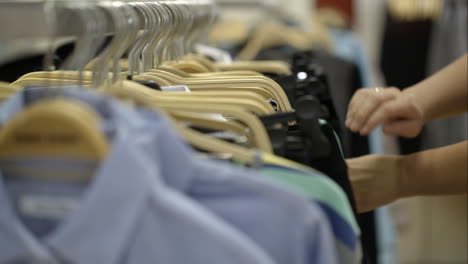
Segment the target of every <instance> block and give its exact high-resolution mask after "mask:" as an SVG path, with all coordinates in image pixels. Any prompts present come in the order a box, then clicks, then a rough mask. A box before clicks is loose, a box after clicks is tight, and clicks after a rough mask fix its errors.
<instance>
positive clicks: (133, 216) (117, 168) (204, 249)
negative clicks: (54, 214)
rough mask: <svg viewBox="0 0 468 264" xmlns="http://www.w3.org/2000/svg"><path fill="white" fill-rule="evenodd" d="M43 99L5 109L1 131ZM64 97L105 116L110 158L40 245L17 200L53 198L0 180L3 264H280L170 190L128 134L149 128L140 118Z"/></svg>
mask: <svg viewBox="0 0 468 264" xmlns="http://www.w3.org/2000/svg"><path fill="white" fill-rule="evenodd" d="M36 92H40V93H39V94H37V93H36ZM44 92H45V91H44V90H41V91H23V92H20V93H18V94H16V95H15V96H13V97H12V98H10V100H8V101H6V102H5V103H4V104H2V105H0V113H2V114H1V116H0V124H1V125H4V124H5V123H6V122H8V120H9V119H10V118H11V117H12V116H13V115H14V114H15V113H17V112H18V111H21V109H22V108H23V107H24V106H26V105H28V104H30V103H32V102H34V101H35V100H36V99H38V98H39V97H41V95H43V94H44ZM71 94H73V95H71ZM61 96H72V97H73V98H75V99H76V98H77V97H78V98H80V99H81V100H82V101H86V102H88V103H94V106H95V109H99V110H101V111H99V112H100V114H101V116H102V117H103V123H102V124H101V125H102V129H103V132H105V134H106V135H107V137H108V138H109V139H110V142H111V151H110V153H109V155H108V156H107V158H106V160H105V161H104V162H102V163H101V164H99V165H98V168H97V169H96V174H95V175H94V177H93V180H92V181H91V182H89V183H88V186H86V190H85V191H84V192H83V193H82V194H81V196H82V197H81V198H80V200H79V203H78V205H77V206H76V208H74V209H73V210H72V211H71V212H70V213H69V214H68V216H66V218H65V219H63V220H62V221H61V222H60V223H58V222H57V223H56V227H55V228H54V229H53V230H50V232H48V234H47V235H45V236H42V237H40V238H38V237H36V236H34V235H33V233H32V232H31V231H30V230H28V228H27V227H26V226H25V225H24V224H22V222H21V221H20V219H19V218H18V215H17V213H16V212H15V209H14V205H13V203H14V200H15V195H14V194H15V193H20V192H18V190H23V191H28V190H29V191H31V190H34V189H36V190H37V189H41V188H42V191H44V190H47V191H52V190H50V189H47V188H46V189H44V187H43V186H42V187H41V185H40V184H39V185H38V184H37V183H36V184H35V185H34V184H33V186H32V187H34V188H32V189H31V186H30V185H31V183H34V182H29V183H25V182H21V181H19V182H13V183H12V182H11V180H10V179H9V178H7V177H5V176H6V175H3V172H0V174H2V175H0V203H1V208H2V210H1V211H0V245H2V246H1V247H0V263H70V264H71V263H110V264H111V263H116V264H117V263H118V264H123V263H212V262H213V263H274V262H273V261H272V260H271V259H270V258H269V256H267V255H266V253H265V252H263V250H261V249H260V248H259V247H258V246H257V245H256V244H255V243H253V242H252V241H251V240H250V239H248V238H247V237H246V236H245V235H243V234H241V233H240V232H238V231H236V230H235V229H234V228H233V227H231V226H230V225H228V224H226V223H224V222H223V221H222V220H220V219H219V218H217V217H216V216H214V215H213V214H212V213H210V212H209V211H208V210H206V209H204V208H202V207H201V206H199V205H197V204H196V203H194V202H193V201H192V200H190V199H187V197H185V196H183V195H181V194H179V193H177V192H175V191H174V190H171V189H169V188H167V187H165V186H164V184H163V183H162V181H161V178H162V177H161V175H158V170H157V169H156V168H157V167H159V166H160V164H159V163H158V160H156V159H152V160H149V159H148V157H147V155H146V153H144V152H142V151H141V149H139V148H138V143H137V142H135V140H134V139H136V137H135V134H134V133H133V132H135V131H133V130H132V129H131V128H130V127H125V126H123V124H124V123H126V122H127V121H128V122H141V123H143V122H144V120H142V119H141V118H139V117H138V115H135V114H134V113H132V112H131V111H127V110H129V109H126V107H122V106H121V105H120V104H117V103H116V102H113V101H111V100H108V99H106V98H103V97H101V96H95V95H90V94H87V93H84V92H81V91H77V90H76V89H75V90H73V91H71V90H67V91H62V92H61ZM126 118H131V119H130V120H125V119H126ZM138 139H139V140H141V138H139V137H138ZM3 162H5V160H4V161H3ZM6 162H8V163H11V164H10V165H15V166H16V167H18V166H19V167H20V168H24V167H28V166H40V167H47V168H53V167H54V166H64V164H68V165H67V166H70V167H72V168H73V166H71V165H70V164H73V163H74V162H75V163H77V162H79V161H70V160H66V159H65V160H61V159H58V158H53V159H52V158H51V159H49V160H48V159H47V157H33V158H25V159H22V160H7V161H6ZM54 162H57V164H55V165H54ZM3 165H4V164H3ZM74 166H78V167H79V166H80V165H76V164H75V165H74ZM33 174H34V172H33ZM32 176H33V175H32ZM28 184H29V186H30V187H28ZM7 187H10V188H12V187H14V188H13V189H10V191H9V190H8V188H7ZM62 187H63V186H62ZM70 187H71V186H70ZM12 190H13V191H12ZM36 228H40V227H36ZM39 232H40V231H39Z"/></svg>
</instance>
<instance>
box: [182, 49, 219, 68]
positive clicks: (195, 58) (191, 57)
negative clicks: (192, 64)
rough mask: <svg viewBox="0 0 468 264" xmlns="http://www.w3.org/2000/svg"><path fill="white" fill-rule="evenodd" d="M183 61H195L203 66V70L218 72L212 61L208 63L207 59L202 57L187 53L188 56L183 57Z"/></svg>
mask: <svg viewBox="0 0 468 264" xmlns="http://www.w3.org/2000/svg"><path fill="white" fill-rule="evenodd" d="M184 59H185V60H188V61H196V62H198V63H200V64H201V65H203V66H205V68H207V69H208V70H209V71H210V72H216V71H218V69H217V68H216V66H215V64H214V63H213V62H212V61H210V60H209V59H207V58H205V57H204V56H201V55H198V54H193V53H189V54H186V55H185V56H184Z"/></svg>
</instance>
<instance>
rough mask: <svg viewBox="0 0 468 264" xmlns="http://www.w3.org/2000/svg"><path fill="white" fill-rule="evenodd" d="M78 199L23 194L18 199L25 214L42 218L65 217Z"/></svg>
mask: <svg viewBox="0 0 468 264" xmlns="http://www.w3.org/2000/svg"><path fill="white" fill-rule="evenodd" d="M77 205H78V201H77V200H76V199H74V198H70V197H57V196H45V195H23V196H20V197H19V199H18V210H19V212H20V213H21V214H22V215H24V216H29V217H34V218H42V219H52V220H57V219H63V218H64V217H65V216H67V215H68V214H69V213H70V212H71V211H72V210H73V209H74V208H75V207H76V206H77Z"/></svg>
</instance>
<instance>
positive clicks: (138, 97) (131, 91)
mask: <svg viewBox="0 0 468 264" xmlns="http://www.w3.org/2000/svg"><path fill="white" fill-rule="evenodd" d="M105 92H107V93H110V94H112V95H114V96H116V97H118V98H122V99H131V100H133V101H134V102H135V103H137V104H139V105H142V106H146V107H152V108H157V109H164V110H169V111H184V112H187V111H189V112H198V113H219V114H223V115H225V116H228V117H232V118H233V119H235V120H238V121H239V122H242V123H244V124H246V125H247V126H248V127H249V128H250V131H251V133H253V142H252V143H253V144H254V145H255V146H256V147H258V148H259V149H261V150H263V151H266V152H269V153H271V151H272V147H271V143H270V141H269V139H268V134H267V133H266V130H265V128H264V127H263V125H262V123H261V121H260V120H259V119H258V118H257V117H256V116H255V115H253V114H250V113H249V112H247V111H245V110H242V109H239V107H238V106H237V107H236V106H233V105H219V104H196V103H193V104H187V103H174V102H171V101H170V100H167V101H164V100H161V97H160V96H158V95H160V94H161V92H159V93H158V92H157V91H155V90H151V89H149V88H147V87H145V86H143V85H140V84H138V83H134V82H130V81H122V82H121V83H120V84H119V85H118V86H114V87H109V88H107V89H106V90H105Z"/></svg>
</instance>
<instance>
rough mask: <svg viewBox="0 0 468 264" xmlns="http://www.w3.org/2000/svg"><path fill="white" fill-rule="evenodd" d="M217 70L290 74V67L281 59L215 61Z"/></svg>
mask: <svg viewBox="0 0 468 264" xmlns="http://www.w3.org/2000/svg"><path fill="white" fill-rule="evenodd" d="M216 67H217V68H218V70H219V71H244V70H247V71H256V72H260V73H273V74H287V75H290V74H292V71H291V67H290V66H289V65H288V64H287V63H285V62H282V61H234V62H232V63H221V62H218V63H216Z"/></svg>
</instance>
